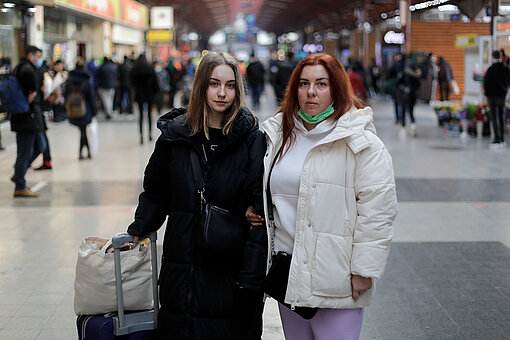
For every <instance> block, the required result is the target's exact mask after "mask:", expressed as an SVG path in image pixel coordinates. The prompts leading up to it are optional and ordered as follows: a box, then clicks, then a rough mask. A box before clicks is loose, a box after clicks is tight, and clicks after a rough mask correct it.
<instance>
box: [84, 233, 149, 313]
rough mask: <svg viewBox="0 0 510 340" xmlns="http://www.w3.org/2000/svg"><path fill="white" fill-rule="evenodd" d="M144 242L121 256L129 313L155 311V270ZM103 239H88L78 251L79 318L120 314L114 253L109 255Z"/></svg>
mask: <svg viewBox="0 0 510 340" xmlns="http://www.w3.org/2000/svg"><path fill="white" fill-rule="evenodd" d="M147 240H148V241H149V244H150V240H149V239H145V240H143V242H142V241H140V242H138V244H137V245H136V247H134V248H133V249H131V250H126V251H121V252H120V263H121V272H122V291H123V296H124V307H125V310H127V311H130V310H131V311H133V310H147V309H151V308H152V267H151V255H150V251H149V248H150V247H149V246H148V244H147ZM108 241H109V240H108V239H105V238H101V237H87V238H85V239H84V240H83V241H82V243H81V245H80V248H79V250H78V260H77V262H76V278H75V281H74V312H75V313H76V315H83V314H86V315H90V314H105V313H109V312H115V311H117V292H116V288H115V266H114V258H113V252H112V253H106V249H107V246H103V247H102V248H101V246H100V245H102V244H104V243H106V242H108Z"/></svg>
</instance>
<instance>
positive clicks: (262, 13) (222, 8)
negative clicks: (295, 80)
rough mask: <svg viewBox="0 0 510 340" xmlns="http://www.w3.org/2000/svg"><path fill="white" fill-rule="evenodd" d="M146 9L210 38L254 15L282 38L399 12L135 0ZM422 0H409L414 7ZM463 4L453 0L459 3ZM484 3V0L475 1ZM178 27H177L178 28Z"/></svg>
mask: <svg viewBox="0 0 510 340" xmlns="http://www.w3.org/2000/svg"><path fill="white" fill-rule="evenodd" d="M138 1H140V2H142V3H144V4H146V5H148V6H172V7H174V18H175V19H174V21H175V23H176V26H177V27H178V28H181V29H182V28H184V29H189V30H192V31H196V32H197V33H199V34H202V35H211V34H212V33H214V32H215V31H217V30H218V29H221V28H224V27H226V26H228V25H232V23H233V22H234V20H235V19H236V17H237V14H238V13H240V12H242V13H244V14H255V16H256V23H255V26H257V27H258V28H260V29H262V30H265V31H267V32H274V33H276V34H281V33H285V32H289V31H294V30H298V29H303V28H304V27H305V25H307V24H316V25H317V26H318V27H320V28H322V29H328V28H332V29H334V30H336V31H338V30H340V29H342V28H352V27H354V26H355V25H356V22H357V20H358V19H357V16H356V9H363V8H365V9H366V12H365V13H368V15H367V16H366V17H367V19H368V20H367V21H369V22H372V23H373V22H376V21H379V20H381V17H380V14H381V13H383V12H391V11H394V10H396V9H398V4H399V0H138ZM423 1H424V0H411V1H410V3H412V4H416V3H420V2H423ZM462 1H464V0H452V1H450V2H449V3H455V4H457V3H460V2H462ZM476 1H486V0H476ZM179 26H180V27H179Z"/></svg>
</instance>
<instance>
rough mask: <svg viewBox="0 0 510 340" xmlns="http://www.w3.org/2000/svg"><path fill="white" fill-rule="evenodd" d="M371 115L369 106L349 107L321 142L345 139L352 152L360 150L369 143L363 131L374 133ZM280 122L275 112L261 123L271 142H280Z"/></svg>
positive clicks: (278, 114)
mask: <svg viewBox="0 0 510 340" xmlns="http://www.w3.org/2000/svg"><path fill="white" fill-rule="evenodd" d="M373 115H374V114H373V111H372V108H370V107H369V106H366V107H364V108H362V109H358V108H356V107H354V106H353V107H351V109H350V110H349V111H347V112H346V113H344V114H343V115H342V116H341V117H340V118H338V120H337V122H336V126H335V128H334V129H333V131H332V132H331V133H330V134H329V135H328V136H326V137H325V138H324V139H323V140H322V141H321V144H325V143H330V142H334V141H335V140H339V139H346V143H347V144H348V145H349V147H350V148H351V150H352V151H353V152H354V153H358V152H360V151H361V150H363V149H365V148H366V147H368V146H369V145H370V143H369V139H368V138H367V136H366V135H365V133H366V132H370V133H373V134H376V130H375V125H374V119H373ZM281 123H282V114H281V113H277V114H276V116H274V117H271V118H269V119H267V120H266V121H264V122H263V123H262V131H264V132H265V133H266V134H267V135H268V136H269V139H270V140H271V141H272V143H273V144H277V143H278V144H279V143H281V135H282V131H281Z"/></svg>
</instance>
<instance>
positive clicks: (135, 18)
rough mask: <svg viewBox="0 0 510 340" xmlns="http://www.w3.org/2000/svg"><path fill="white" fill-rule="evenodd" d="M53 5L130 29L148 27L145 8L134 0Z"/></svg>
mask: <svg viewBox="0 0 510 340" xmlns="http://www.w3.org/2000/svg"><path fill="white" fill-rule="evenodd" d="M55 4H57V5H60V6H63V7H67V8H71V9H74V10H77V11H79V12H82V13H87V14H90V15H93V16H96V17H99V18H102V19H106V20H109V21H113V22H118V23H121V24H124V25H128V26H131V27H136V28H146V27H147V26H148V10H147V7H146V6H144V5H142V4H140V3H138V2H136V1H134V0H55Z"/></svg>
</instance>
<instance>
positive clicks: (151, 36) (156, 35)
mask: <svg viewBox="0 0 510 340" xmlns="http://www.w3.org/2000/svg"><path fill="white" fill-rule="evenodd" d="M173 39H174V32H173V30H148V31H147V32H146V33H145V40H146V41H147V45H149V46H168V45H170V44H171V43H172V42H173Z"/></svg>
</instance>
